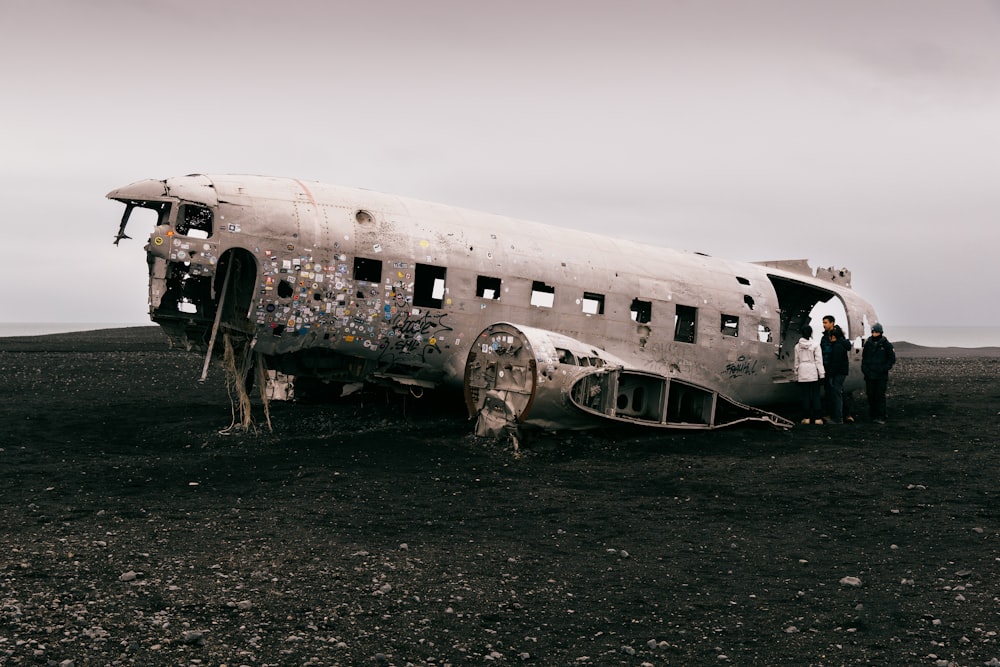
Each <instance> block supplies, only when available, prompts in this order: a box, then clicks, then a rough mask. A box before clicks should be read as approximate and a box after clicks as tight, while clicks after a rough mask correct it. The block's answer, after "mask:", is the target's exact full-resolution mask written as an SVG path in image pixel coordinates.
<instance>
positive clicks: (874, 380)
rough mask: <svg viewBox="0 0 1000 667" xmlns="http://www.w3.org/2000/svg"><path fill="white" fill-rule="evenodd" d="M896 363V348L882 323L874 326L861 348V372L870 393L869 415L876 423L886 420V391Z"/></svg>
mask: <svg viewBox="0 0 1000 667" xmlns="http://www.w3.org/2000/svg"><path fill="white" fill-rule="evenodd" d="M895 365H896V350H894V349H893V347H892V343H890V342H889V341H888V339H886V337H885V330H884V329H883V328H882V325H881V324H879V323H878V322H876V323H875V324H874V325H873V326H872V335H871V336H869V337H868V340H866V341H865V346H864V348H863V349H862V350H861V372H862V374H864V376H865V393H867V394H868V415H869V416H870V417H871V418H872V421H874V422H875V423H876V424H884V423H885V420H886V410H885V392H886V389H887V388H888V387H889V371H890V370H891V369H892V367H893V366H895Z"/></svg>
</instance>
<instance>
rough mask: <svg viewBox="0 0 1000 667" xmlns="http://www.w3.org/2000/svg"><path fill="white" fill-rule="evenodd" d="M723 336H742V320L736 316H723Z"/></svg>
mask: <svg viewBox="0 0 1000 667" xmlns="http://www.w3.org/2000/svg"><path fill="white" fill-rule="evenodd" d="M722 335H723V336H732V337H733V338H736V337H737V336H739V335H740V318H738V317H736V316H735V315H723V316H722Z"/></svg>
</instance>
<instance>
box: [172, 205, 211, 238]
mask: <svg viewBox="0 0 1000 667" xmlns="http://www.w3.org/2000/svg"><path fill="white" fill-rule="evenodd" d="M212 219H213V216H212V209H210V208H208V207H207V206H199V205H198V204H182V205H181V210H180V213H179V214H178V216H177V225H176V229H177V233H178V234H180V235H181V236H189V237H191V238H195V239H207V238H208V237H209V236H211V235H212Z"/></svg>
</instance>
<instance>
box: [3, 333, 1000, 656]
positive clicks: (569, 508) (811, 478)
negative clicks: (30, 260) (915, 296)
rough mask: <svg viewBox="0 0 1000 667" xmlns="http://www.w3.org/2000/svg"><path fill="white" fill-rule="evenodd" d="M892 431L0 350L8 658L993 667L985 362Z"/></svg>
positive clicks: (911, 388)
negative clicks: (303, 397) (503, 423)
mask: <svg viewBox="0 0 1000 667" xmlns="http://www.w3.org/2000/svg"><path fill="white" fill-rule="evenodd" d="M900 353H901V357H902V358H901V359H900V362H899V364H898V366H897V369H896V370H895V372H894V375H893V380H892V384H891V396H890V399H889V400H890V410H891V421H890V423H889V424H888V425H885V426H878V425H875V424H870V423H866V422H865V421H859V422H858V423H856V424H853V425H844V426H825V427H808V428H806V427H797V428H795V429H793V430H791V431H790V432H780V431H773V430H768V429H761V428H748V429H733V430H727V431H720V432H715V433H705V434H669V435H666V434H663V433H653V434H650V433H642V432H615V431H602V432H595V433H587V434H571V435H556V436H551V437H546V438H542V439H539V440H536V441H535V442H534V443H533V444H532V446H531V447H530V448H529V449H527V450H526V451H525V452H524V454H523V456H521V457H520V458H514V457H513V456H512V455H511V452H510V451H509V450H508V449H506V448H504V447H502V446H498V445H494V444H490V443H488V442H485V441H481V440H477V439H475V438H473V437H472V436H471V435H470V433H471V430H472V426H471V424H470V423H468V422H467V421H466V420H465V416H464V414H463V413H461V412H442V411H441V410H439V409H434V408H432V407H430V406H429V405H428V404H426V403H420V402H413V401H411V402H407V403H404V402H402V401H401V400H399V399H391V400H386V398H385V397H383V396H379V395H368V396H365V397H364V399H363V400H355V401H351V402H346V403H342V404H339V405H335V406H316V405H302V404H275V405H273V406H272V418H273V423H274V432H273V433H266V432H262V433H258V434H256V435H248V434H240V435H229V436H224V435H221V434H220V433H219V431H220V430H222V429H224V428H225V427H226V426H228V425H229V424H230V421H231V412H230V404H229V400H228V398H227V395H226V393H225V390H224V388H222V386H221V380H220V372H219V371H218V370H214V371H213V374H212V376H211V377H210V380H209V382H208V383H207V384H205V385H198V384H197V382H196V378H197V376H198V374H199V373H200V370H201V362H200V359H199V358H198V357H197V356H193V355H190V354H188V353H185V352H181V351H171V350H168V349H166V348H165V343H164V339H163V337H162V336H161V335H160V333H159V331H158V329H156V328H152V327H150V328H140V329H126V330H111V331H102V332H91V333H86V334H74V335H58V336H41V337H35V338H20V339H15V338H8V339H0V378H2V380H0V397H2V401H0V426H2V436H0V438H2V440H0V490H2V494H0V663H2V664H9V665H63V666H64V667H69V666H71V665H72V666H73V667H80V666H82V665H229V666H235V665H255V666H256V665H312V664H317V665H375V664H386V665H406V664H414V665H449V664H450V665H482V664H491V663H499V664H520V663H522V662H524V663H526V664H537V665H588V664H592V665H655V666H657V667H659V666H661V665H718V664H734V665H847V664H877V665H934V666H936V665H942V666H944V665H962V666H965V665H994V666H998V665H1000V645H998V640H1000V636H998V634H997V633H998V632H1000V507H998V496H1000V483H998V474H997V473H998V470H1000V443H998V435H1000V414H998V413H1000V358H998V356H997V351H996V350H980V351H972V352H969V351H961V350H928V349H923V348H915V347H912V346H905V345H901V346H900Z"/></svg>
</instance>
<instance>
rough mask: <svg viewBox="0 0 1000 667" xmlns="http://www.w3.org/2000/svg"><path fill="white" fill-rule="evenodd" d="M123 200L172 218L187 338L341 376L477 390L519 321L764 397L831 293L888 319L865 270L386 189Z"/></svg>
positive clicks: (160, 287) (213, 190)
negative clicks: (745, 254) (480, 348)
mask: <svg viewBox="0 0 1000 667" xmlns="http://www.w3.org/2000/svg"><path fill="white" fill-rule="evenodd" d="M108 197H109V198H112V199H116V200H119V201H122V202H124V203H125V204H126V205H127V207H128V210H127V213H126V217H125V218H123V220H122V228H121V230H120V234H123V233H124V227H125V224H126V223H127V215H128V213H129V212H131V210H132V209H133V208H143V209H152V210H153V211H155V212H156V215H157V219H156V221H155V226H154V229H153V232H152V234H151V236H150V242H149V244H148V245H147V252H148V259H149V264H150V314H151V317H152V319H153V320H154V321H156V322H158V323H159V324H161V326H163V328H164V330H165V331H166V332H167V333H168V334H169V335H170V336H171V337H172V338H173V339H175V340H179V341H183V342H184V343H185V344H188V345H192V346H194V347H202V346H203V345H205V344H206V343H207V342H208V340H209V336H210V333H211V332H212V330H213V327H217V326H223V327H228V328H229V329H232V330H239V331H242V332H243V333H244V335H246V336H250V337H252V339H253V345H254V348H255V350H256V351H257V352H259V353H262V354H263V355H264V357H265V358H266V359H267V360H268V365H269V367H272V368H275V369H278V370H281V371H282V372H285V373H289V374H293V375H296V376H300V377H314V378H316V379H320V380H323V381H329V382H335V383H351V382H368V381H376V382H384V383H388V384H393V383H395V384H398V385H400V386H411V387H412V386H421V387H436V386H453V387H461V386H462V384H463V382H465V381H466V375H467V369H466V365H467V362H468V359H469V355H470V350H471V349H472V348H473V346H476V345H480V344H481V341H479V340H478V337H479V336H480V334H481V332H484V330H486V329H487V328H489V327H490V326H491V325H494V324H496V323H501V322H506V323H516V324H518V325H523V326H525V327H530V328H534V329H538V330H542V331H546V332H554V333H556V334H559V335H561V336H565V337H568V338H570V339H573V340H575V341H579V342H581V343H582V344H583V345H584V346H592V347H594V348H597V349H598V350H600V351H604V352H607V353H608V354H609V355H611V356H614V357H617V358H618V360H619V363H621V364H623V365H624V366H626V367H628V368H632V369H636V370H641V371H644V372H648V373H652V374H655V375H657V376H662V377H665V378H677V379H681V380H684V381H687V382H691V383H693V384H695V385H698V386H702V387H707V388H710V389H712V390H714V391H718V392H720V393H723V394H725V395H727V396H729V397H732V398H734V399H736V400H737V401H740V402H743V403H747V404H751V405H762V404H770V403H774V402H778V401H784V400H788V399H790V398H793V397H794V395H795V394H794V393H793V392H794V390H793V387H794V377H793V375H792V363H793V353H792V352H793V350H792V348H793V346H794V344H795V342H796V341H797V340H798V338H799V335H800V328H801V326H802V325H803V324H807V323H808V322H809V319H810V312H811V311H812V310H813V308H814V307H815V306H816V304H818V303H827V302H829V301H830V300H831V299H836V300H838V301H839V302H840V305H841V306H842V312H843V313H844V314H846V321H844V322H839V323H841V324H842V326H844V328H845V330H847V331H849V332H850V335H851V336H852V337H853V338H856V339H857V338H859V337H860V335H861V333H862V332H863V331H864V329H865V327H866V326H867V325H868V323H874V322H875V313H874V310H873V308H872V307H871V305H870V304H869V303H868V302H866V301H865V300H864V299H862V298H861V297H859V296H858V295H857V294H856V293H855V292H854V291H853V290H852V289H851V287H850V274H849V273H848V272H846V271H834V270H824V271H821V272H819V274H818V275H815V274H813V272H812V271H811V270H810V269H809V268H808V266H806V264H805V263H804V262H778V263H771V264H758V263H746V262H735V261H727V260H723V259H717V258H714V257H709V256H705V255H702V254H697V253H688V252H679V251H676V250H671V249H669V248H663V247H657V246H652V245H648V244H642V243H637V242H633V241H627V240H622V239H617V238H613V237H611V236H605V235H599V234H593V233H586V232H580V231H574V230H571V229H564V228H559V227H555V226H550V225H545V224H539V223H535V222H528V221H524V220H516V219H512V218H507V217H502V216H498V215H490V214H485V213H478V212H474V211H470V210H465V209H460V208H455V207H450V206H443V205H439V204H432V203H427V202H423V201H417V200H412V199H405V198H401V197H395V196H390V195H385V194H380V193H376V192H371V191H367V190H360V189H352V188H345V187H337V186H331V185H325V184H321V183H314V182H308V183H307V182H302V181H298V180H293V179H282V178H269V177H258V176H205V175H194V176H185V177H179V178H170V179H167V180H147V181H140V182H138V183H135V184H132V185H129V186H126V187H124V188H120V189H118V190H115V191H113V192H111V193H109V194H108ZM614 223H615V221H613V220H610V221H609V227H613V226H614ZM817 335H818V334H817ZM856 354H857V351H856V352H855V355H856ZM858 366H859V364H857V363H855V364H852V371H851V375H850V376H849V378H848V381H847V384H846V387H847V389H848V390H850V389H853V388H856V387H857V386H859V385H860V373H859V368H858Z"/></svg>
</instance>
